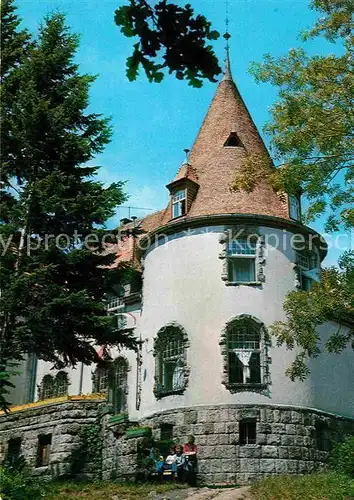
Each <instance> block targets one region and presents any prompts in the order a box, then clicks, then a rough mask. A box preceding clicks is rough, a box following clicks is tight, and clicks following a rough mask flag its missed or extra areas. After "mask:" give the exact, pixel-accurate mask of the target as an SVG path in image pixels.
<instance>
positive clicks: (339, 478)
mask: <svg viewBox="0 0 354 500" xmlns="http://www.w3.org/2000/svg"><path fill="white" fill-rule="evenodd" d="M250 493H251V495H252V498H254V500H349V499H354V479H351V478H350V477H348V476H345V475H343V474H337V473H335V472H328V473H321V474H311V475H308V476H277V477H268V478H266V479H263V480H262V481H258V482H256V483H254V484H253V485H252V486H251V491H250Z"/></svg>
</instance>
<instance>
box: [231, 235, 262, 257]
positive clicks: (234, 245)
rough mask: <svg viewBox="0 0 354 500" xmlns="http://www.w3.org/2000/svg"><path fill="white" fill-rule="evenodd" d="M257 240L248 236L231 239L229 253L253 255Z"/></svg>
mask: <svg viewBox="0 0 354 500" xmlns="http://www.w3.org/2000/svg"><path fill="white" fill-rule="evenodd" d="M256 247H257V242H256V241H255V240H249V239H248V238H247V239H246V238H244V239H237V240H232V241H230V242H229V245H228V249H229V254H230V255H255V254H256Z"/></svg>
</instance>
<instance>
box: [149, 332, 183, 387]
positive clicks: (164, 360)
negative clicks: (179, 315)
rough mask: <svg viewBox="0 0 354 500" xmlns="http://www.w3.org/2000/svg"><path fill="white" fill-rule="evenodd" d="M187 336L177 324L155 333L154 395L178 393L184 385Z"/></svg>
mask: <svg viewBox="0 0 354 500" xmlns="http://www.w3.org/2000/svg"><path fill="white" fill-rule="evenodd" d="M186 346H187V336H186V334H185V332H184V331H183V330H182V329H181V328H179V327H178V326H166V327H164V328H162V329H161V330H160V331H159V333H158V334H157V338H156V340H155V345H154V354H155V358H156V372H155V390H154V392H155V395H156V396H157V397H161V396H163V395H168V394H170V393H176V392H177V393H180V392H182V391H183V390H184V389H185V386H186V381H187V377H186Z"/></svg>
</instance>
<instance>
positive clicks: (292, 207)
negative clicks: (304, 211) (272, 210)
mask: <svg viewBox="0 0 354 500" xmlns="http://www.w3.org/2000/svg"><path fill="white" fill-rule="evenodd" d="M289 213H290V218H291V219H294V220H297V221H300V219H301V210H300V199H299V198H298V197H297V196H295V195H294V194H289Z"/></svg>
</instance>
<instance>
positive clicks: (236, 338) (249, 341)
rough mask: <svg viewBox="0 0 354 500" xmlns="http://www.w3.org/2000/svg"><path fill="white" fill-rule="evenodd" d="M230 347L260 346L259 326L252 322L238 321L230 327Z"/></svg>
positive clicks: (246, 347) (256, 347)
mask: <svg viewBox="0 0 354 500" xmlns="http://www.w3.org/2000/svg"><path fill="white" fill-rule="evenodd" d="M227 340H228V349H229V350H231V349H245V350H247V349H248V350H254V349H259V348H260V340H261V339H260V332H259V328H258V327H257V326H255V325H254V323H253V322H252V323H251V322H246V321H236V322H235V323H234V324H232V325H231V326H230V327H229V331H228V338H227Z"/></svg>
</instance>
